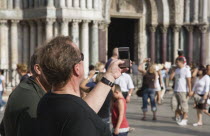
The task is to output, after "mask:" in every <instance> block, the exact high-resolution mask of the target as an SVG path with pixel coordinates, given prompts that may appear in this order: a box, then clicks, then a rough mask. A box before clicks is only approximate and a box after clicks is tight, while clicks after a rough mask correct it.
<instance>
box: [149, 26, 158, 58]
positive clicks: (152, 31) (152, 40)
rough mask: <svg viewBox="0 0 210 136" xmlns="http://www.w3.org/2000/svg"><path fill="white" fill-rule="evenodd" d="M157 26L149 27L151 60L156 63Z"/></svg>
mask: <svg viewBox="0 0 210 136" xmlns="http://www.w3.org/2000/svg"><path fill="white" fill-rule="evenodd" d="M156 27H157V26H156V25H151V26H150V27H149V30H150V55H149V56H150V58H151V61H152V62H155V59H156V53H155V52H156V49H155V48H156V47H155V32H156Z"/></svg>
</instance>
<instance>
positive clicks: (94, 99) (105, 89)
mask: <svg viewBox="0 0 210 136" xmlns="http://www.w3.org/2000/svg"><path fill="white" fill-rule="evenodd" d="M123 63H124V61H121V60H115V61H113V62H112V63H111V65H110V67H109V68H108V70H107V72H106V73H105V76H104V77H105V78H107V79H108V80H109V81H110V82H114V81H115V79H117V78H118V77H120V75H121V73H123V72H125V71H127V70H128V69H127V68H126V69H120V68H119V64H123ZM110 90H111V87H110V86H108V85H106V84H104V83H102V82H99V83H98V84H97V85H96V87H95V88H94V89H93V90H92V91H91V92H90V93H89V94H88V95H87V96H86V97H85V98H84V100H85V101H86V102H87V104H88V105H89V106H90V107H91V108H92V109H93V110H94V111H95V112H96V113H98V111H99V110H100V109H101V107H102V105H103V103H104V101H105V99H106V97H107V95H108V94H109V91H110Z"/></svg>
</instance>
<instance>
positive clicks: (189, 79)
mask: <svg viewBox="0 0 210 136" xmlns="http://www.w3.org/2000/svg"><path fill="white" fill-rule="evenodd" d="M187 86H188V88H189V92H190V93H191V92H192V86H191V78H190V77H189V78H187Z"/></svg>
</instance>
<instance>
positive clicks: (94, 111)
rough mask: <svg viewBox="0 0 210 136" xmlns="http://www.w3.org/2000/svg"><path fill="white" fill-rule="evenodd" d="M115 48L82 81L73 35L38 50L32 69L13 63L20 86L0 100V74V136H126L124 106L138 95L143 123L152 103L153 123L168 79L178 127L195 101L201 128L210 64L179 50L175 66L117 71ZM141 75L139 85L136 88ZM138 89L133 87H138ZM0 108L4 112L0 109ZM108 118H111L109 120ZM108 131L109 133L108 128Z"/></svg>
mask: <svg viewBox="0 0 210 136" xmlns="http://www.w3.org/2000/svg"><path fill="white" fill-rule="evenodd" d="M118 58H119V52H118V48H115V49H114V50H113V53H112V57H111V58H110V59H109V60H108V61H107V63H105V64H104V63H101V62H98V63H97V64H96V65H90V66H89V74H88V76H87V77H86V78H85V77H84V63H83V62H84V55H83V53H82V52H81V51H80V50H79V48H78V47H77V45H75V44H74V43H73V42H72V39H71V37H68V36H67V37H65V36H58V37H56V38H54V39H52V40H51V41H49V42H47V43H45V45H43V46H42V47H39V48H38V49H36V51H35V52H34V54H33V55H32V57H31V60H30V67H29V68H28V67H27V66H26V65H24V64H18V65H17V72H18V73H19V75H20V77H21V78H20V83H19V85H18V86H17V87H15V88H14V90H13V91H12V93H11V94H10V96H9V99H8V101H7V104H6V103H5V102H4V101H3V100H2V94H3V93H1V92H4V90H5V78H4V76H3V71H0V94H1V95H0V98H1V99H0V106H1V107H4V106H5V104H6V108H5V111H4V117H3V120H2V122H1V125H0V134H1V135H2V136H17V135H18V136H127V135H128V133H129V132H132V131H134V128H131V127H129V122H128V120H127V118H126V110H127V104H128V103H129V102H130V101H131V97H132V95H134V91H135V90H138V91H137V92H136V94H137V95H138V96H140V97H142V103H143V104H142V111H143V117H142V120H143V121H146V120H147V116H146V115H147V111H148V104H149V103H151V104H150V105H151V110H152V112H153V120H154V121H156V120H158V119H157V116H156V113H157V109H158V108H157V106H158V105H157V104H159V105H161V104H162V101H163V100H164V94H165V92H166V90H167V86H168V84H169V83H168V79H169V78H170V80H173V81H174V86H173V90H174V95H173V97H172V103H171V105H172V110H173V111H174V112H175V117H174V119H175V120H176V122H177V123H178V125H181V126H185V125H187V121H188V116H190V114H189V115H188V111H189V105H188V100H189V98H190V97H193V98H194V100H195V102H194V105H193V106H194V108H195V109H196V110H197V115H198V122H196V123H195V124H193V126H201V125H203V122H202V113H205V114H207V115H210V114H209V111H208V104H207V101H208V99H209V89H210V66H209V65H208V66H206V67H205V66H198V67H196V66H194V65H191V66H188V65H187V60H186V59H185V57H184V55H183V53H182V52H180V51H179V57H178V58H177V59H176V66H171V65H169V64H170V63H166V64H164V65H162V64H154V63H153V62H152V60H150V59H149V58H147V59H145V60H144V61H143V62H142V63H141V64H139V65H137V64H135V62H131V70H130V71H131V73H132V74H129V73H128V70H129V69H128V68H123V69H121V68H120V67H119V65H120V64H123V63H124V61H122V60H119V59H118ZM139 72H140V73H142V75H143V78H142V81H143V83H142V87H140V88H139V84H138V82H139V81H140V80H141V79H140V78H139V76H138V75H139ZM136 88H137V89H136ZM2 110H3V109H2ZM110 119H111V120H110ZM110 127H112V129H111V130H110Z"/></svg>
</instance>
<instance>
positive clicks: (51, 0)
mask: <svg viewBox="0 0 210 136" xmlns="http://www.w3.org/2000/svg"><path fill="white" fill-rule="evenodd" d="M47 7H50V8H52V7H54V0H48V1H47Z"/></svg>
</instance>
